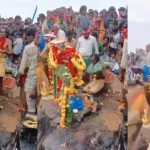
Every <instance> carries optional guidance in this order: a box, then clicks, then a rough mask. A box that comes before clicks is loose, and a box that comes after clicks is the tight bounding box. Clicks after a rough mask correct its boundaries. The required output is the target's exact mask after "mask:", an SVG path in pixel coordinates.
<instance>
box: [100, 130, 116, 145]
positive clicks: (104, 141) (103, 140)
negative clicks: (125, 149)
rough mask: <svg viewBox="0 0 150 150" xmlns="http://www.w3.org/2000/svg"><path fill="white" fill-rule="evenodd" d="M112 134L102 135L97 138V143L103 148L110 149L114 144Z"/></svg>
mask: <svg viewBox="0 0 150 150" xmlns="http://www.w3.org/2000/svg"><path fill="white" fill-rule="evenodd" d="M114 139H115V138H114V134H113V133H111V132H109V133H103V134H101V136H100V137H99V142H100V144H101V145H103V146H104V148H110V147H111V146H112V145H113V143H114Z"/></svg>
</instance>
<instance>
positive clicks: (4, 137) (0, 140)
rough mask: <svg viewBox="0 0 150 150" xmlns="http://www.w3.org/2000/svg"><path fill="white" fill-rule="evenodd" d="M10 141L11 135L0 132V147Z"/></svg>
mask: <svg viewBox="0 0 150 150" xmlns="http://www.w3.org/2000/svg"><path fill="white" fill-rule="evenodd" d="M10 141H11V134H10V133H7V132H5V131H0V145H2V146H6V145H7V144H9V142H10Z"/></svg>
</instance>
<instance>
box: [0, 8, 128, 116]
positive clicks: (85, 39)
mask: <svg viewBox="0 0 150 150" xmlns="http://www.w3.org/2000/svg"><path fill="white" fill-rule="evenodd" d="M34 22H35V23H34ZM127 36H128V24H127V8H124V7H120V8H119V9H118V10H116V8H114V7H110V8H109V9H108V10H106V9H104V10H102V11H97V10H93V9H89V10H88V9H87V7H86V6H81V8H80V10H79V12H75V11H74V10H73V9H72V8H71V7H70V8H68V9H67V8H65V7H61V8H58V9H56V10H53V11H47V14H46V15H45V14H40V15H39V16H38V18H37V21H33V20H32V19H31V18H26V19H25V21H23V20H22V18H21V17H20V16H16V17H15V18H12V17H10V18H7V19H5V18H0V94H1V95H2V94H4V91H3V89H4V87H7V88H13V87H14V86H15V83H16V84H17V85H18V86H20V104H21V105H20V109H19V110H20V111H27V112H28V113H32V114H34V113H36V103H37V94H38V92H37V79H38V78H41V77H39V76H40V75H39V74H37V70H38V69H39V68H40V67H41V68H43V71H44V74H45V77H46V78H47V79H46V80H49V79H48V77H49V76H48V69H47V68H48V67H47V66H48V63H47V61H45V60H47V58H46V56H48V55H44V54H45V53H46V51H47V45H48V43H49V42H50V41H51V40H54V39H56V40H57V41H59V42H60V41H61V42H62V43H65V45H68V46H70V47H72V48H75V49H76V50H77V51H78V52H79V53H80V54H81V55H82V57H83V59H84V61H85V63H86V67H87V69H86V71H85V74H84V78H85V80H86V81H85V82H88V80H87V78H88V77H89V76H92V75H93V74H95V73H96V72H98V71H103V68H104V66H107V69H108V68H109V70H111V72H113V73H114V74H115V75H116V76H118V78H119V79H120V80H121V81H122V82H123V81H124V78H125V72H126V68H127ZM39 37H40V38H39ZM43 37H44V41H43V42H44V45H42V44H41V42H42V40H43V39H42V38H43ZM39 39H40V40H39ZM56 43H57V42H56ZM37 62H40V63H37ZM41 63H42V65H41V66H40V64H41ZM39 70H40V69H39ZM88 79H89V78H88ZM89 82H90V81H89Z"/></svg>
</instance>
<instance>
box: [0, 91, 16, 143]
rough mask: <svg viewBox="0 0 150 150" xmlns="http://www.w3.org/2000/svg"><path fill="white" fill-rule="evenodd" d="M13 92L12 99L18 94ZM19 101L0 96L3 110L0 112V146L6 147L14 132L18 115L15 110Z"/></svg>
mask: <svg viewBox="0 0 150 150" xmlns="http://www.w3.org/2000/svg"><path fill="white" fill-rule="evenodd" d="M16 92H18V91H15V93H13V94H14V97H15V96H16V95H17V94H18V93H16ZM18 104H19V99H18V98H15V99H11V98H6V97H4V96H0V105H1V106H3V109H2V110H0V145H6V144H7V143H9V140H10V138H11V135H12V133H14V132H15V130H16V127H17V125H18V120H19V113H17V108H18Z"/></svg>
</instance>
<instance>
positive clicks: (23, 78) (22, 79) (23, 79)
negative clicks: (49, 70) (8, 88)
mask: <svg viewBox="0 0 150 150" xmlns="http://www.w3.org/2000/svg"><path fill="white" fill-rule="evenodd" d="M26 78H27V75H26V74H24V75H21V76H20V80H19V83H18V85H19V86H24V84H25V82H26Z"/></svg>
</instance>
